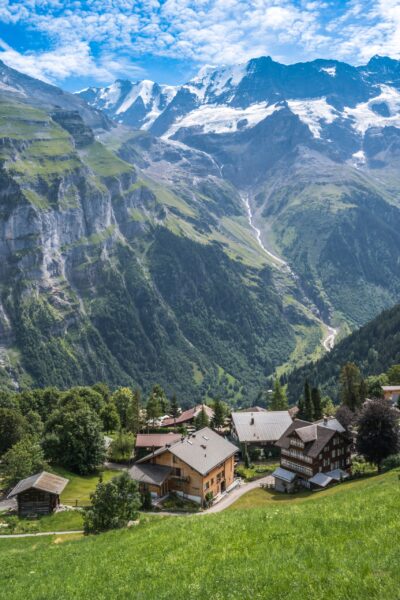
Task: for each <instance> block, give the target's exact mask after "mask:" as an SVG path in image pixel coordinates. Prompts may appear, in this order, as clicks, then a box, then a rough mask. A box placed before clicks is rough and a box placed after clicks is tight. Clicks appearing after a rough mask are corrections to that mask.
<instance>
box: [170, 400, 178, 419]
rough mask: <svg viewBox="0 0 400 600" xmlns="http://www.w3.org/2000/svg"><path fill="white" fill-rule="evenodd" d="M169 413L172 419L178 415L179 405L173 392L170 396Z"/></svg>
mask: <svg viewBox="0 0 400 600" xmlns="http://www.w3.org/2000/svg"><path fill="white" fill-rule="evenodd" d="M170 413H171V417H173V418H174V419H176V418H177V417H178V415H179V406H178V402H177V400H176V396H175V394H174V395H173V396H172V400H171V409H170Z"/></svg>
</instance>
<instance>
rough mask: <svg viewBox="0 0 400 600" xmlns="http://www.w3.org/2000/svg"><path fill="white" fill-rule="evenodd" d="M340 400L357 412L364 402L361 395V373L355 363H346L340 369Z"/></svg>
mask: <svg viewBox="0 0 400 600" xmlns="http://www.w3.org/2000/svg"><path fill="white" fill-rule="evenodd" d="M339 385H340V400H341V402H342V404H345V405H346V406H348V408H350V410H352V411H353V412H355V411H356V410H357V409H358V408H360V406H361V404H362V398H361V396H360V386H361V373H360V369H359V368H358V367H357V365H355V364H354V363H346V364H345V365H344V366H343V367H342V370H341V371H340V377H339Z"/></svg>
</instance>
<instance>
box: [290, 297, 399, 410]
mask: <svg viewBox="0 0 400 600" xmlns="http://www.w3.org/2000/svg"><path fill="white" fill-rule="evenodd" d="M347 362H354V363H356V364H357V365H358V366H359V367H360V369H361V371H362V373H363V375H364V376H367V375H379V374H380V373H383V372H386V371H387V370H388V368H389V367H390V366H391V365H393V364H399V363H400V304H397V305H396V306H395V307H393V308H392V309H390V310H386V311H384V312H382V313H381V314H380V315H378V316H377V317H375V319H373V320H372V321H370V322H369V323H367V324H366V325H364V326H363V327H361V329H359V330H357V331H355V332H354V333H352V334H351V335H349V336H348V337H347V338H346V339H344V340H342V341H341V342H340V343H339V344H338V345H337V346H336V347H335V348H334V349H333V350H332V351H331V352H330V353H329V354H327V355H326V356H324V357H323V358H321V359H320V360H319V361H317V362H316V363H313V364H309V365H306V366H304V367H302V368H300V369H298V370H295V371H293V372H292V373H290V375H289V376H288V394H289V397H290V400H291V401H292V402H297V401H298V399H299V397H300V396H301V395H302V393H303V386H304V381H305V380H306V379H308V380H309V381H310V382H312V384H313V385H319V386H321V388H322V390H323V392H324V393H327V394H329V395H331V396H332V397H333V398H335V396H336V393H337V383H338V379H339V373H340V369H341V367H342V366H343V365H344V364H345V363H347Z"/></svg>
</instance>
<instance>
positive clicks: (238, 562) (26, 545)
mask: <svg viewBox="0 0 400 600" xmlns="http://www.w3.org/2000/svg"><path fill="white" fill-rule="evenodd" d="M398 475H399V472H398V471H397V472H396V471H392V472H389V473H386V474H384V475H380V476H377V477H372V478H370V479H368V480H362V481H359V482H355V483H352V484H351V485H342V486H341V487H340V488H336V489H335V488H334V493H330V494H328V493H325V494H324V495H323V496H319V495H318V494H316V495H315V496H314V497H313V499H312V500H310V501H307V502H304V501H301V502H298V501H297V500H296V499H294V501H293V502H282V503H281V504H280V503H275V502H274V503H271V504H270V505H266V506H265V507H263V508H254V509H249V510H235V511H233V510H232V511H225V512H224V513H221V514H216V515H210V516H202V517H199V516H193V517H169V518H168V517H166V518H162V519H157V520H150V521H146V522H145V523H143V524H141V525H139V526H138V527H136V528H133V529H131V530H125V531H117V532H111V533H108V534H104V535H101V536H98V537H89V538H84V539H81V540H77V541H64V543H55V542H56V541H57V538H54V537H53V538H52V537H50V538H46V539H44V538H36V539H21V540H0V597H1V598H8V599H17V598H18V599H19V598H27V597H29V598H31V599H32V600H33V599H35V598H37V599H39V598H46V600H52V599H56V598H57V599H58V600H62V599H72V598H79V599H80V600H84V599H89V598H90V599H92V598H96V599H97V600H100V599H107V600H109V599H113V598H119V599H129V600H132V599H141V600H144V599H145V600H147V599H149V600H153V599H155V598H157V599H158V600H166V599H168V600H169V599H171V600H172V599H174V600H179V599H181V598H182V599H183V598H184V599H185V600H190V599H197V598H213V599H223V600H232V599H235V600H236V599H238V600H247V599H250V598H252V599H253V598H259V599H262V600H266V599H270V598H271V599H273V600H279V599H296V600H297V599H299V600H300V599H301V600H304V599H305V598H307V599H317V598H318V599H319V600H320V599H325V598H326V599H329V600H343V598H346V599H347V600H353V599H360V600H361V599H363V600H364V599H365V598H368V599H371V598H380V599H383V598H384V599H385V600H397V599H398V598H399V589H400V571H399V568H398V565H399V560H400V546H399V543H398V540H399V538H400V520H399V518H398V509H399V505H400V483H399V477H398ZM332 492H333V490H332ZM58 541H60V540H58Z"/></svg>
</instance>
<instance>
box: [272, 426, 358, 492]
mask: <svg viewBox="0 0 400 600" xmlns="http://www.w3.org/2000/svg"><path fill="white" fill-rule="evenodd" d="M335 425H336V424H335V423H334V422H333V421H332V420H326V421H325V422H324V421H321V422H319V423H310V422H308V421H303V420H301V419H295V420H294V421H293V423H292V424H291V425H290V426H289V427H288V428H287V430H286V431H285V433H284V434H283V435H282V437H281V438H280V439H279V440H278V441H277V442H276V446H277V447H278V448H280V449H281V460H280V468H279V469H277V470H276V471H275V473H274V474H273V475H274V477H275V487H276V489H277V490H278V491H283V492H291V491H293V489H294V487H295V486H296V484H299V485H302V486H305V487H318V488H323V487H326V486H327V485H328V484H329V483H331V482H334V481H340V480H342V479H343V478H346V477H347V476H348V474H349V472H350V469H351V453H350V451H351V442H350V441H349V439H348V438H347V436H346V434H345V432H344V431H343V428H342V426H341V425H340V424H339V423H338V426H335Z"/></svg>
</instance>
